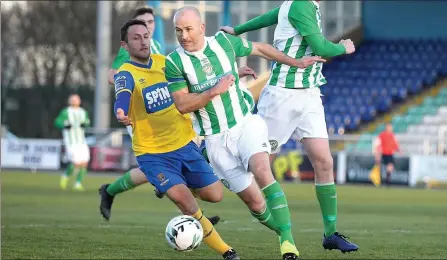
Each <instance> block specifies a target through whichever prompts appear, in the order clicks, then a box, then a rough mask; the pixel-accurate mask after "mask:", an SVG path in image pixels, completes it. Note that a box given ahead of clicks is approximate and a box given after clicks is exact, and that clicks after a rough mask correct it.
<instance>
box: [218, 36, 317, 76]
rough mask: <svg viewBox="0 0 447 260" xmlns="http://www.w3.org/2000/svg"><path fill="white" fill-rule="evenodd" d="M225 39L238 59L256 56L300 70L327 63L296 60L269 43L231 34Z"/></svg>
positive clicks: (312, 60) (306, 58) (308, 59)
mask: <svg viewBox="0 0 447 260" xmlns="http://www.w3.org/2000/svg"><path fill="white" fill-rule="evenodd" d="M225 37H226V38H227V39H228V41H229V42H230V43H231V45H232V46H233V50H234V53H235V54H236V57H244V56H249V55H255V56H259V57H263V58H264V59H267V60H272V61H277V62H279V63H281V64H287V65H289V66H291V67H298V68H306V67H308V66H310V65H312V64H314V63H315V62H325V60H324V59H322V58H321V57H303V58H302V59H295V58H292V57H289V56H287V55H286V54H284V53H282V52H280V51H278V50H277V49H275V48H274V47H273V46H271V45H269V44H267V43H260V42H250V41H247V40H245V39H241V38H239V37H236V36H233V35H231V34H225Z"/></svg>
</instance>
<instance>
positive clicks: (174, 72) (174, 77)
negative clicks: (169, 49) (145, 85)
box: [165, 56, 188, 92]
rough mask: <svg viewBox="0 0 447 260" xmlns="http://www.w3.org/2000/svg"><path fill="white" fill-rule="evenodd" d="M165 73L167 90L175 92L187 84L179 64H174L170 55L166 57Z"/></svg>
mask: <svg viewBox="0 0 447 260" xmlns="http://www.w3.org/2000/svg"><path fill="white" fill-rule="evenodd" d="M165 75H166V80H167V81H168V89H169V92H176V91H179V90H181V89H184V88H186V87H187V86H188V85H187V83H186V80H185V77H184V76H183V73H182V72H181V71H180V69H179V66H178V65H176V64H175V62H174V61H173V59H172V58H171V57H170V56H168V57H166V67H165Z"/></svg>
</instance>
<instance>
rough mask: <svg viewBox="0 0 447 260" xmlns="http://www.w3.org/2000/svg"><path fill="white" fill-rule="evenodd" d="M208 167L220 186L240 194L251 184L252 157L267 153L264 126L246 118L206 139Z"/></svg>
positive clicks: (268, 149) (261, 121)
mask: <svg viewBox="0 0 447 260" xmlns="http://www.w3.org/2000/svg"><path fill="white" fill-rule="evenodd" d="M205 143H206V149H207V154H208V158H209V159H210V163H211V166H212V167H213V169H214V171H215V172H216V174H217V176H218V177H219V178H220V179H221V181H222V183H223V184H224V185H225V187H227V189H229V190H230V191H232V192H235V193H239V192H241V191H243V190H245V189H246V188H248V186H250V184H251V183H252V181H253V174H252V173H251V172H248V161H249V159H250V157H251V156H252V155H254V154H257V153H260V152H267V153H270V144H269V142H268V133H267V125H266V124H265V122H264V120H262V118H261V117H260V116H258V115H252V114H248V115H247V116H246V117H245V119H244V121H243V122H240V123H238V125H236V126H234V127H233V128H231V129H230V130H228V131H225V132H223V133H220V134H215V135H210V136H206V137H205Z"/></svg>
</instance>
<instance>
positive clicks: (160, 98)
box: [142, 82, 174, 114]
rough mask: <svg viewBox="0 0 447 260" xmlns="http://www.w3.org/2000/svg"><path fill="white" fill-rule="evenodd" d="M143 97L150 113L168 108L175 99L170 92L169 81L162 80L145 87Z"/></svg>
mask: <svg viewBox="0 0 447 260" xmlns="http://www.w3.org/2000/svg"><path fill="white" fill-rule="evenodd" d="M142 92H143V93H142V94H143V99H144V104H145V108H146V112H147V113H148V114H152V113H155V112H158V111H160V110H163V109H165V108H168V107H169V106H171V105H172V104H173V103H174V101H173V99H172V97H171V94H170V93H169V89H168V83H167V82H161V83H157V84H155V85H152V86H148V87H145V88H143V91H142Z"/></svg>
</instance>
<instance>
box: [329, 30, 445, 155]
mask: <svg viewBox="0 0 447 260" xmlns="http://www.w3.org/2000/svg"><path fill="white" fill-rule="evenodd" d="M323 74H324V76H325V77H326V79H327V82H328V83H327V84H326V85H325V86H323V87H322V94H323V95H324V96H323V104H324V106H325V113H326V119H327V128H328V131H329V132H330V133H334V134H340V133H345V132H346V133H349V132H350V131H355V130H357V129H359V127H360V126H361V125H362V124H366V123H369V122H371V121H373V120H374V119H375V118H376V117H377V116H378V115H381V114H383V113H386V112H388V111H390V109H391V108H392V107H393V105H395V104H397V103H400V102H403V101H405V100H406V99H408V98H409V97H412V96H414V95H417V94H419V93H421V91H423V90H424V89H425V88H428V87H430V86H431V85H433V84H434V83H435V82H436V81H437V80H438V79H439V78H440V77H442V76H447V39H414V40H413V39H412V40H409V39H399V40H367V41H364V42H363V43H362V44H361V45H360V46H359V47H358V48H357V51H356V52H355V53H354V54H352V55H342V56H338V57H335V58H334V59H333V60H332V62H330V63H329V64H327V65H325V66H324V69H323ZM442 105H447V87H446V88H444V89H443V90H442V91H441V93H440V94H439V96H438V97H434V98H431V99H428V100H426V101H424V104H423V105H422V106H420V107H415V108H411V109H410V110H409V111H408V113H407V115H408V117H406V119H405V120H404V121H403V124H402V125H399V126H397V127H396V129H397V131H399V132H405V131H406V130H407V125H413V124H418V123H422V121H423V116H424V115H435V114H436V113H437V112H438V108H439V106H442ZM445 113H446V115H447V112H445ZM429 120H430V119H429ZM352 147H355V145H353V146H352Z"/></svg>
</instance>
